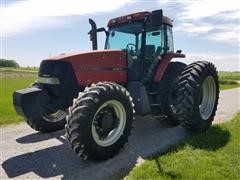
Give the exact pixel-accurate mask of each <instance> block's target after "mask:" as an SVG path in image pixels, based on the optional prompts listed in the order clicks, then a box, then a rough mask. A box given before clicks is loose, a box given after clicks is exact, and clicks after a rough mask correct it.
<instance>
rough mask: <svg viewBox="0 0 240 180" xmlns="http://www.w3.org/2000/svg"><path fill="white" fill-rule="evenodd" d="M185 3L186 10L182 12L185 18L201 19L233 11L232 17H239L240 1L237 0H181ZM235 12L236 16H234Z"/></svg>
mask: <svg viewBox="0 0 240 180" xmlns="http://www.w3.org/2000/svg"><path fill="white" fill-rule="evenodd" d="M180 2H181V3H183V4H184V5H185V6H184V8H183V9H184V11H183V12H182V13H180V15H181V16H182V17H181V18H184V19H199V18H205V17H211V16H214V15H218V14H219V13H222V12H228V11H231V12H232V14H231V17H228V18H237V17H238V13H239V3H238V1H236V0H227V1H217V2H216V1H213V0H196V1H180ZM233 14H235V16H232V15H233Z"/></svg>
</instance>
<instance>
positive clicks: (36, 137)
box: [0, 88, 240, 179]
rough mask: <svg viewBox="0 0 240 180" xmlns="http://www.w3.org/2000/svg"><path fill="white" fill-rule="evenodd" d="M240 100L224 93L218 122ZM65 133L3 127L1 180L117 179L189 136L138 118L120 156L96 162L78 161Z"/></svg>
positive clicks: (238, 92) (235, 92) (237, 91)
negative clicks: (152, 155) (138, 164)
mask: <svg viewBox="0 0 240 180" xmlns="http://www.w3.org/2000/svg"><path fill="white" fill-rule="evenodd" d="M239 100H240V88H237V89H231V90H225V91H223V92H221V93H220V101H219V106H218V111H217V115H216V118H215V122H221V121H223V120H225V119H228V118H231V117H232V116H233V115H234V114H235V113H236V112H237V111H240V105H239ZM63 134H64V131H59V132H55V133H49V134H40V133H37V132H35V131H33V130H32V129H31V128H29V127H28V126H27V125H26V124H25V123H21V124H19V125H9V126H6V127H1V137H0V138H1V144H0V151H1V168H0V179H7V178H20V179H26V178H31V179H42V178H52V179H60V178H63V179H118V178H119V177H122V176H124V175H125V174H126V173H128V171H129V170H130V169H131V168H132V167H133V166H134V165H135V164H136V163H138V162H141V161H142V160H143V159H145V158H147V157H149V156H150V155H151V154H153V153H156V152H162V151H164V150H166V149H167V148H168V147H169V146H170V145H172V144H174V143H177V142H179V141H180V140H181V139H183V138H185V137H187V136H189V135H188V133H187V132H186V131H185V130H184V129H183V128H181V127H178V126H177V127H169V126H167V125H165V124H164V123H163V122H162V123H159V122H158V121H157V120H155V119H152V118H151V117H148V116H147V117H139V118H137V119H136V121H135V122H134V128H133V131H132V136H131V137H130V138H129V143H127V144H126V146H125V148H124V149H123V150H122V151H121V152H120V154H118V155H117V156H115V157H114V158H112V159H110V160H108V161H105V162H101V163H96V162H90V161H83V160H81V159H79V158H77V156H76V155H75V154H74V153H73V152H72V150H71V149H70V147H69V145H68V143H67V142H66V141H65V139H64V138H63V136H62V135H63Z"/></svg>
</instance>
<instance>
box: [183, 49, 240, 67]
mask: <svg viewBox="0 0 240 180" xmlns="http://www.w3.org/2000/svg"><path fill="white" fill-rule="evenodd" d="M239 60H240V57H239V54H223V53H206V54H203V53H190V54H187V58H186V60H184V62H185V63H187V64H189V63H192V62H194V61H210V62H212V63H214V64H215V65H216V67H217V69H218V70H219V71H240V62H239Z"/></svg>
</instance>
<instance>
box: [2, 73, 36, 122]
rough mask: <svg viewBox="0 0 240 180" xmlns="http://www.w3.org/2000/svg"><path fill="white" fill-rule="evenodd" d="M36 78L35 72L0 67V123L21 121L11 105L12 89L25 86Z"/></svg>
mask: <svg viewBox="0 0 240 180" xmlns="http://www.w3.org/2000/svg"><path fill="white" fill-rule="evenodd" d="M36 79H37V73H36V72H32V71H27V70H23V71H21V70H18V71H16V70H11V69H4V70H2V69H0V125H2V124H8V123H15V122H20V121H22V117H20V116H18V115H17V114H16V112H15V110H14V107H13V105H12V94H13V92H14V90H17V89H23V88H26V87H27V86H29V84H31V83H32V82H33V81H34V80H36Z"/></svg>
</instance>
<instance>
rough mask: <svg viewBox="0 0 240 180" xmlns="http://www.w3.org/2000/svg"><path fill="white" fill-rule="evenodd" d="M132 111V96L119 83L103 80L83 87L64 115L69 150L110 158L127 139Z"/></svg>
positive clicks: (100, 157)
mask: <svg viewBox="0 0 240 180" xmlns="http://www.w3.org/2000/svg"><path fill="white" fill-rule="evenodd" d="M133 112H134V110H133V102H132V98H131V97H130V94H129V93H128V91H127V90H126V89H125V88H123V87H122V86H120V85H118V84H115V83H110V82H104V83H98V84H96V85H92V86H91V87H87V88H85V90H84V92H83V93H79V97H78V98H76V99H75V100H74V101H73V106H72V107H70V108H69V115H68V116H67V124H66V133H67V139H68V140H69V142H70V144H71V146H72V149H73V150H74V152H75V153H76V154H77V155H78V156H80V157H81V158H83V159H92V160H97V161H102V160H106V159H108V158H111V157H113V156H114V155H115V154H117V153H118V152H119V150H120V149H121V148H122V147H123V146H124V144H125V143H126V142H127V140H128V136H129V135H130V131H131V129H132V122H133Z"/></svg>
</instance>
